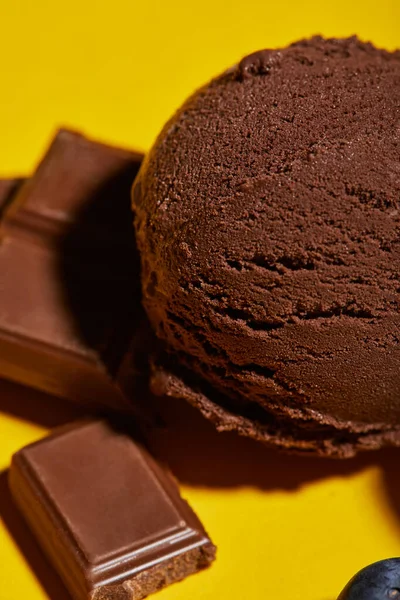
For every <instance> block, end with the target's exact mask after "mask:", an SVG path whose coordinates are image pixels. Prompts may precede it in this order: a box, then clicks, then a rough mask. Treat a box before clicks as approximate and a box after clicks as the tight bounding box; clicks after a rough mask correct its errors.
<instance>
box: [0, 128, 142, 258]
mask: <svg viewBox="0 0 400 600" xmlns="http://www.w3.org/2000/svg"><path fill="white" fill-rule="evenodd" d="M142 158H143V156H142V155H141V154H139V153H137V152H131V151H128V150H123V149H121V148H115V147H111V146H107V145H105V144H101V143H98V142H93V141H91V140H88V139H87V138H85V137H84V136H83V135H80V134H79V133H76V132H73V131H68V130H64V129H62V130H60V131H59V132H58V134H57V135H56V137H55V139H54V141H53V143H52V144H51V146H50V148H49V150H48V152H47V153H46V155H45V157H44V158H43V160H42V162H41V163H40V165H39V166H38V168H37V170H36V173H35V175H34V176H33V177H32V178H31V179H30V180H28V181H27V182H26V183H25V185H24V186H23V187H22V188H21V190H20V192H19V194H18V196H17V198H16V199H15V200H14V202H13V203H12V205H11V206H10V208H9V210H8V211H7V213H6V214H5V216H4V220H3V231H5V232H6V233H10V234H18V235H19V236H23V237H28V238H30V239H34V240H36V241H39V242H43V240H44V241H46V242H47V243H49V242H52V243H55V244H57V242H58V241H59V240H60V239H62V238H63V237H65V235H66V233H67V232H68V234H70V230H71V229H72V228H73V225H74V224H76V223H77V222H79V223H80V224H82V226H83V225H84V227H85V230H86V233H87V235H85V236H83V235H82V236H80V238H79V246H82V245H85V244H91V245H93V244H96V243H99V242H100V241H103V243H106V242H108V244H110V243H113V244H115V243H118V242H124V241H126V239H128V243H129V240H130V235H129V236H128V237H127V236H126V235H125V236H122V237H121V228H122V230H125V232H126V231H127V230H128V228H129V232H130V231H131V221H132V219H131V216H130V207H129V201H128V202H127V201H123V200H122V198H125V197H126V194H127V193H128V195H129V190H130V187H131V185H132V182H133V180H134V178H135V176H136V173H137V171H138V168H139V165H140V163H141V160H142ZM92 205H93V209H92V211H91V213H90V214H88V213H87V211H89V209H90V208H91V207H92ZM83 217H85V219H84V223H81V222H82V221H83ZM110 238H112V240H110Z"/></svg>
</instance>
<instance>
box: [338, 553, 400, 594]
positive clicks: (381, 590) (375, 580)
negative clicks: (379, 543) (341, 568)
mask: <svg viewBox="0 0 400 600" xmlns="http://www.w3.org/2000/svg"><path fill="white" fill-rule="evenodd" d="M337 600H400V558H388V559H387V560H380V561H379V562H376V563H373V564H372V565H369V566H368V567H365V568H364V569H361V571H359V572H358V573H357V575H354V577H353V578H352V579H350V581H349V583H348V584H347V585H346V587H345V588H344V590H343V591H342V593H341V594H340V596H339V598H338V599H337Z"/></svg>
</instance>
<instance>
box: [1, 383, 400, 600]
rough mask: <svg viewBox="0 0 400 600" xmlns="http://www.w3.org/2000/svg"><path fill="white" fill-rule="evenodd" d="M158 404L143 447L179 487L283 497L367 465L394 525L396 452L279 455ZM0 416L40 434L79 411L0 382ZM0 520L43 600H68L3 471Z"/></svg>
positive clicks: (398, 506)
mask: <svg viewBox="0 0 400 600" xmlns="http://www.w3.org/2000/svg"><path fill="white" fill-rule="evenodd" d="M158 405H159V409H160V412H161V415H162V417H163V419H164V421H165V427H163V428H161V427H160V428H156V429H154V430H153V431H152V433H151V435H150V442H151V445H152V447H153V448H154V450H155V451H156V453H157V454H158V455H159V456H160V458H161V459H163V460H164V461H166V462H167V463H168V464H169V466H170V468H171V470H172V472H173V473H174V475H175V476H176V477H177V478H178V480H179V481H180V482H181V483H185V484H189V485H191V486H201V487H210V488H235V487H238V486H254V487H257V488H260V489H262V490H264V491H272V492H273V491H278V490H285V491H286V492H288V493H290V494H291V493H293V494H294V493H296V490H298V489H299V488H300V487H301V486H302V485H305V484H308V483H310V482H316V481H319V480H323V479H327V478H331V477H350V476H351V475H352V474H355V473H357V472H358V471H361V470H363V469H364V468H367V467H368V468H369V467H374V466H375V467H377V468H379V470H380V472H381V473H382V475H383V481H384V486H383V490H384V495H385V496H386V497H387V500H388V502H389V503H390V504H391V506H392V509H393V513H394V515H395V518H396V519H398V520H399V523H400V483H399V479H398V457H399V452H398V451H396V450H385V451H382V452H380V453H366V454H363V455H361V456H359V457H356V458H355V459H352V460H347V461H339V460H335V461H334V460H326V459H318V458H313V457H305V456H296V455H286V454H281V453H279V452H276V451H274V450H272V449H269V448H266V447H264V446H262V445H261V444H258V443H255V442H253V441H251V440H248V439H245V438H240V437H239V436H237V435H235V434H233V433H226V434H223V433H218V432H217V431H216V430H215V429H214V427H213V426H212V425H211V424H210V423H209V422H208V421H206V420H205V419H204V418H203V417H202V416H201V414H200V413H198V411H196V410H195V409H193V408H192V407H191V406H189V405H187V404H186V403H185V402H182V401H173V400H171V399H162V400H159V401H158ZM0 410H1V411H4V412H6V413H9V414H11V415H15V416H18V417H19V418H22V419H24V420H32V421H33V422H36V423H38V424H40V425H42V426H44V427H46V428H51V427H54V426H58V425H61V424H64V423H66V422H68V421H71V420H74V419H76V418H79V417H81V416H82V415H83V414H84V413H83V410H81V409H80V408H79V407H76V406H73V405H71V404H68V403H66V402H63V401H61V400H59V399H56V398H53V397H51V396H47V395H45V394H41V393H39V392H35V391H33V390H30V389H28V388H23V387H21V386H17V385H15V384H12V383H8V382H5V381H0ZM0 517H1V518H2V519H3V521H4V524H5V526H6V528H7V530H8V531H9V533H10V534H11V536H12V537H13V539H14V540H15V542H16V544H17V545H18V546H19V548H20V550H21V552H22V554H23V555H24V557H25V559H26V561H27V562H28V564H29V565H30V567H31V569H32V571H33V572H34V573H35V574H36V576H37V577H38V579H39V581H40V583H41V585H42V587H43V588H44V589H45V591H46V593H47V595H48V597H49V598H50V599H51V600H70V598H69V596H68V594H67V592H66V591H65V589H64V587H63V585H62V583H61V581H60V580H59V578H58V576H57V575H56V574H55V572H54V571H53V569H52V567H51V566H50V564H48V562H47V560H46V559H45V557H44V555H42V553H41V551H40V549H39V547H38V545H37V544H36V542H35V540H34V538H33V536H32V534H31V533H30V532H29V530H28V528H27V526H26V525H25V523H24V521H23V520H22V518H21V516H20V515H19V513H18V511H17V509H16V508H15V507H14V505H13V502H12V498H11V496H10V492H9V490H8V484H7V473H6V472H3V473H1V474H0ZM323 600H326V598H325V599H323ZM330 600H333V599H330Z"/></svg>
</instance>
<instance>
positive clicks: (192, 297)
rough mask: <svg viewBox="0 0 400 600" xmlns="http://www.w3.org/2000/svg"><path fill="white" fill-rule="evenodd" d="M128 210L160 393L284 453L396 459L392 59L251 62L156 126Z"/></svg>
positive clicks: (396, 117) (331, 50) (295, 56)
mask: <svg viewBox="0 0 400 600" xmlns="http://www.w3.org/2000/svg"><path fill="white" fill-rule="evenodd" d="M133 207H134V211H135V215H136V216H135V226H136V233H137V240H138V245H139V249H140V252H141V257H142V285H143V300H144V305H145V308H146V310H147V313H148V315H149V318H150V321H151V324H152V326H153V328H154V331H155V333H156V335H157V337H158V338H159V340H160V346H161V348H162V350H161V351H160V352H159V353H158V355H157V356H155V357H154V358H153V389H154V391H156V392H158V393H163V394H167V395H168V394H171V395H175V396H181V397H184V398H186V399H187V400H189V401H190V402H191V403H193V404H195V405H197V406H198V407H199V408H200V409H201V410H202V412H203V413H204V414H205V415H206V416H208V417H209V418H211V419H212V420H213V421H214V422H215V423H216V425H217V426H218V428H220V429H237V430H238V431H239V432H240V433H242V434H245V435H250V436H252V437H255V438H256V439H259V440H263V441H266V442H268V443H273V444H276V445H279V446H282V447H285V448H289V449H296V450H300V451H311V452H314V451H315V452H319V453H321V454H327V455H333V456H350V455H352V454H353V453H354V452H355V451H356V450H357V449H368V448H377V447H380V446H381V445H385V444H392V445H400V52H393V53H390V52H387V51H384V50H379V49H376V48H375V47H374V46H372V45H371V44H367V43H362V42H360V41H359V40H358V39H356V38H350V39H341V40H336V39H331V40H325V39H322V38H320V37H316V38H312V39H311V40H305V41H301V42H298V43H296V44H294V45H292V46H290V47H288V48H284V49H281V50H264V51H262V52H258V53H255V54H253V55H250V56H249V57H246V58H245V59H243V60H242V61H241V62H240V63H239V65H237V66H235V67H233V68H231V69H229V70H228V71H226V72H225V73H224V74H222V75H221V76H220V77H217V78H216V79H214V80H213V81H212V82H211V83H210V84H208V85H206V86H205V87H203V88H202V89H200V90H199V91H198V92H197V93H195V94H194V95H193V96H192V97H191V98H190V99H189V100H188V101H187V102H186V103H185V104H184V105H183V107H182V108H181V109H180V110H179V111H178V112H177V113H176V114H175V115H174V116H173V117H172V119H171V120H170V121H169V123H167V124H166V126H165V127H164V129H163V131H162V132H161V134H160V136H159V137H158V139H157V141H156V143H155V145H154V147H153V148H152V150H151V152H150V153H149V155H148V156H147V158H146V159H145V161H144V163H143V165H142V169H141V171H140V174H139V177H138V179H137V181H136V183H135V185H134V189H133Z"/></svg>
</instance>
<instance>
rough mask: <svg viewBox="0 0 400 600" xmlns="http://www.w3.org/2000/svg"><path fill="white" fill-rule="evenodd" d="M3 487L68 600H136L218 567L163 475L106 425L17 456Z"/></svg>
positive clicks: (76, 430)
mask: <svg viewBox="0 0 400 600" xmlns="http://www.w3.org/2000/svg"><path fill="white" fill-rule="evenodd" d="M9 480H10V486H11V491H12V494H13V496H14V499H15V501H16V503H17V504H18V506H19V508H20V510H21V512H22V513H23V515H24V517H25V518H26V520H27V522H28V524H29V525H30V527H31V528H32V530H33V532H34V534H35V535H36V537H37V539H38V541H39V543H40V544H41V546H42V548H43V550H44V551H45V553H46V554H47V556H48V558H49V559H50V561H51V562H52V563H53V565H54V567H55V568H56V569H57V571H58V572H59V574H60V576H61V577H62V579H63V580H64V583H65V585H66V586H67V588H68V589H69V591H70V593H71V594H72V596H73V598H74V599H75V600H84V599H90V600H114V599H115V600H138V599H140V598H144V597H145V596H147V595H148V594H151V593H152V592H155V591H157V590H159V589H161V588H162V587H164V586H166V585H168V584H170V583H173V582H175V581H178V580H180V579H183V578H184V577H186V576H187V575H190V574H192V573H195V572H196V571H198V570H200V569H202V568H204V567H207V566H208V565H209V564H210V563H211V562H212V561H213V560H214V558H215V547H214V546H213V544H212V543H211V541H210V539H209V538H208V536H207V534H206V532H205V530H204V528H203V526H202V524H201V523H200V521H199V520H198V518H197V517H196V515H195V514H194V512H193V511H192V510H191V508H190V507H189V505H188V504H187V503H186V502H185V501H184V500H183V499H182V498H181V497H180V495H179V490H178V488H177V486H176V483H175V482H174V480H173V479H172V477H171V476H170V474H169V473H168V472H167V471H166V470H164V469H163V468H162V467H161V465H160V464H159V463H158V462H156V460H155V459H154V458H152V457H151V456H150V454H149V453H148V451H147V450H146V449H145V448H144V447H143V446H142V445H141V444H140V443H137V442H135V441H134V439H133V437H132V436H130V435H129V434H128V433H127V432H126V431H123V430H119V429H118V428H116V427H113V426H112V425H110V424H109V423H107V422H105V421H84V422H80V423H75V424H74V425H70V426H67V427H64V428H60V429H59V430H56V431H55V432H54V433H53V434H52V435H51V436H50V437H48V438H46V439H44V440H41V441H39V442H37V443H35V444H32V445H30V446H28V447H26V448H24V449H23V450H21V451H20V452H18V453H17V454H15V455H14V457H13V461H12V466H11V470H10V479H9Z"/></svg>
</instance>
